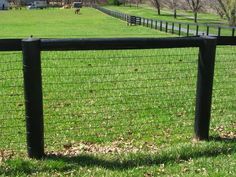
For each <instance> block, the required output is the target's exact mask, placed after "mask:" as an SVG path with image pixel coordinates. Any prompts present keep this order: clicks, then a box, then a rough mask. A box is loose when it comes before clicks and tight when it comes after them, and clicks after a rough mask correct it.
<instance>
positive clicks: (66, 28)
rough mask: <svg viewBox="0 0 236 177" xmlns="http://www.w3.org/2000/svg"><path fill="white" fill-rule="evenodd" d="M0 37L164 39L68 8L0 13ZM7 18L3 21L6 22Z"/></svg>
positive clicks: (157, 33)
mask: <svg viewBox="0 0 236 177" xmlns="http://www.w3.org/2000/svg"><path fill="white" fill-rule="evenodd" d="M0 15H1V18H0V24H1V34H0V37H1V38H25V37H29V36H31V35H33V36H34V37H40V38H43V37H50V38H59V37H70V38H73V37H74V38H75V37H90V38H91V37H138V36H147V37H148V36H149V37H150V36H167V35H165V34H164V33H159V32H157V31H154V30H153V31H151V30H149V29H145V28H142V27H130V28H128V27H127V26H126V23H125V22H122V21H119V20H116V21H114V18H111V17H109V16H106V15H103V14H102V13H98V12H96V11H95V10H93V9H90V8H83V9H81V13H80V14H79V15H76V14H74V11H73V10H72V9H67V10H62V9H50V10H31V11H29V10H21V11H20V10H12V11H0ZM6 19H7V20H6Z"/></svg>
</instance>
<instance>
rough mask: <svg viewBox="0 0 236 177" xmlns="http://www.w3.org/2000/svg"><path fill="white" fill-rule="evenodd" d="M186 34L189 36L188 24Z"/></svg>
mask: <svg viewBox="0 0 236 177" xmlns="http://www.w3.org/2000/svg"><path fill="white" fill-rule="evenodd" d="M187 36H189V24H187Z"/></svg>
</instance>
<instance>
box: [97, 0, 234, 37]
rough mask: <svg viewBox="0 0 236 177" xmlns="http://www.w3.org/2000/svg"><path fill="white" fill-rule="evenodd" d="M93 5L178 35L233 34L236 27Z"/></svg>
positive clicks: (114, 14)
mask: <svg viewBox="0 0 236 177" xmlns="http://www.w3.org/2000/svg"><path fill="white" fill-rule="evenodd" d="M93 7H94V8H95V9H97V10H100V11H101V12H103V13H106V14H108V15H110V16H113V17H115V18H119V19H121V20H123V21H126V22H127V23H128V24H129V25H143V26H146V27H149V28H151V29H156V30H160V31H164V32H166V33H172V34H177V35H179V36H181V35H183V36H198V35H206V36H232V37H234V36H235V29H236V27H229V26H220V25H211V24H199V23H184V22H173V21H166V20H157V19H150V18H144V17H139V16H135V15H128V14H125V13H122V12H118V11H113V10H110V9H106V8H104V7H101V6H98V5H93ZM223 32H227V35H225V34H223Z"/></svg>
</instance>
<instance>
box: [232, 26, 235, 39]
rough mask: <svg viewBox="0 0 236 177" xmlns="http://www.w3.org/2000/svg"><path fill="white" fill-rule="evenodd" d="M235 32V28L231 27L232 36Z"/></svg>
mask: <svg viewBox="0 0 236 177" xmlns="http://www.w3.org/2000/svg"><path fill="white" fill-rule="evenodd" d="M234 34H235V28H232V36H233V37H234Z"/></svg>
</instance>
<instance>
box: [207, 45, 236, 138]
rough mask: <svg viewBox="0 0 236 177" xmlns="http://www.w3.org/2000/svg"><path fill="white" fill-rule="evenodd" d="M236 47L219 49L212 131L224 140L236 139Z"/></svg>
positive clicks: (216, 65) (220, 47)
mask: <svg viewBox="0 0 236 177" xmlns="http://www.w3.org/2000/svg"><path fill="white" fill-rule="evenodd" d="M235 49H236V47H235V46H219V47H218V48H217V54H216V63H215V76H214V88H213V104H212V121H211V124H212V126H211V129H212V133H214V134H215V135H220V136H221V137H223V138H235V137H236V120H235V117H236V89H235V88H236V52H235Z"/></svg>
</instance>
